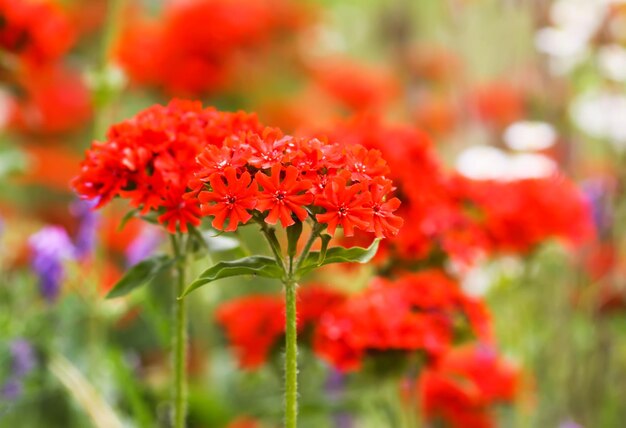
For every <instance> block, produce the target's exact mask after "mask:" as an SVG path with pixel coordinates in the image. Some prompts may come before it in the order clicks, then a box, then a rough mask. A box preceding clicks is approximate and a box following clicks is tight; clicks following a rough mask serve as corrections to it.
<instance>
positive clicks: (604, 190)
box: [580, 178, 613, 234]
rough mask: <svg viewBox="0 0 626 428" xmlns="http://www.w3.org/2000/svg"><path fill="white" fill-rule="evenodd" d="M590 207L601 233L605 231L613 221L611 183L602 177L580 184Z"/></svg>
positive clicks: (597, 228)
mask: <svg viewBox="0 0 626 428" xmlns="http://www.w3.org/2000/svg"><path fill="white" fill-rule="evenodd" d="M580 187H581V189H582V191H583V194H584V195H585V198H586V199H587V202H588V203H589V207H590V208H591V216H592V218H593V222H594V224H595V226H596V230H598V232H599V233H600V234H602V233H605V232H606V231H607V230H609V228H610V227H611V224H612V222H613V218H612V213H611V207H610V199H609V197H608V195H609V193H610V191H611V187H612V186H611V184H610V183H608V182H607V181H606V180H603V179H600V178H591V179H588V180H585V181H583V182H582V183H581V185H580Z"/></svg>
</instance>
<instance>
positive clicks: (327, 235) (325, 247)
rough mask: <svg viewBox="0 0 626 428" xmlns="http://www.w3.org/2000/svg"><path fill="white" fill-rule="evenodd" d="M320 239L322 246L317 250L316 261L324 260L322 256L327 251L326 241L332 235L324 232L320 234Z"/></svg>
mask: <svg viewBox="0 0 626 428" xmlns="http://www.w3.org/2000/svg"><path fill="white" fill-rule="evenodd" d="M320 239H321V240H322V248H321V250H320V252H319V254H320V257H319V259H318V262H322V261H324V258H326V253H327V252H328V243H329V242H330V240H331V239H333V237H332V236H330V235H329V234H328V233H324V234H322V235H320Z"/></svg>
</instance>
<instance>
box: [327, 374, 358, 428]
mask: <svg viewBox="0 0 626 428" xmlns="http://www.w3.org/2000/svg"><path fill="white" fill-rule="evenodd" d="M344 390H345V377H344V375H343V374H342V373H341V372H339V371H338V370H335V369H331V371H330V373H329V374H328V379H327V380H326V394H327V396H328V397H329V398H330V399H331V400H333V401H336V400H339V399H340V398H341V397H342V395H343V394H344ZM333 419H334V420H335V426H336V427H337V428H352V426H353V425H354V424H353V419H352V416H351V415H350V414H349V413H346V412H337V413H335V414H334V415H333Z"/></svg>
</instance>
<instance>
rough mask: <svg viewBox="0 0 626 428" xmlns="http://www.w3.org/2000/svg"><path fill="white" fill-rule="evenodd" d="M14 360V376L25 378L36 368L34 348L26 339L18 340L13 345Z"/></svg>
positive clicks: (12, 355) (12, 354)
mask: <svg viewBox="0 0 626 428" xmlns="http://www.w3.org/2000/svg"><path fill="white" fill-rule="evenodd" d="M11 358H12V360H13V364H12V367H13V376H18V377H21V376H25V375H27V374H28V373H29V372H30V371H31V370H32V369H33V368H34V367H35V355H34V353H33V347H32V346H31V345H30V343H28V341H26V340H24V339H16V340H14V341H13V342H12V343H11Z"/></svg>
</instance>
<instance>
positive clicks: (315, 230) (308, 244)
mask: <svg viewBox="0 0 626 428" xmlns="http://www.w3.org/2000/svg"><path fill="white" fill-rule="evenodd" d="M322 229H323V226H321V225H320V224H319V223H315V225H314V226H313V230H311V236H309V239H308V241H306V244H305V245H304V249H303V250H302V253H300V257H298V262H297V263H296V267H295V269H294V271H295V272H298V269H299V268H300V266H301V265H302V263H304V260H306V257H307V256H308V255H309V252H310V251H311V247H312V246H313V243H314V242H315V240H316V239H317V238H319V236H320V232H321V231H322Z"/></svg>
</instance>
